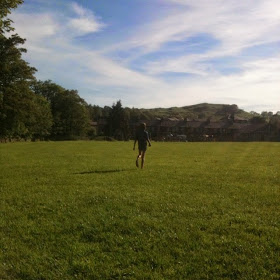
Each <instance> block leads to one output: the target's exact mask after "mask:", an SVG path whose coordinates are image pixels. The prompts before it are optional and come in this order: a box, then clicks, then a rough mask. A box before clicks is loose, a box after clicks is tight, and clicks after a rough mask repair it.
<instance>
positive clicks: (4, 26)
mask: <svg viewBox="0 0 280 280" xmlns="http://www.w3.org/2000/svg"><path fill="white" fill-rule="evenodd" d="M22 3H23V0H1V1H0V35H3V34H4V33H5V32H10V31H13V30H14V28H13V27H12V26H11V23H12V20H11V19H8V18H6V17H7V16H8V14H10V13H11V10H12V9H15V8H16V7H17V6H18V5H20V4H22Z"/></svg>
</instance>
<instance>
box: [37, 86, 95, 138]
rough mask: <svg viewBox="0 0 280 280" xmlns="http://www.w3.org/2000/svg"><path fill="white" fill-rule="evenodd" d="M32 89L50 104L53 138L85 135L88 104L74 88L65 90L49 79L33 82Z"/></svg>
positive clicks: (88, 121) (87, 126)
mask: <svg viewBox="0 0 280 280" xmlns="http://www.w3.org/2000/svg"><path fill="white" fill-rule="evenodd" d="M32 89H33V90H34V92H35V93H36V94H37V95H39V96H42V97H44V98H46V100H47V101H48V102H49V104H50V107H51V112H52V116H53V126H52V133H51V136H52V138H53V139H74V138H79V137H84V136H86V135H87V132H88V130H89V125H90V118H89V111H88V104H87V103H86V102H85V101H84V100H83V99H82V98H81V97H80V96H79V94H78V92H77V91H76V90H66V89H64V88H63V87H61V86H59V85H57V84H55V83H53V82H52V81H49V80H48V81H36V82H34V83H33V84H32Z"/></svg>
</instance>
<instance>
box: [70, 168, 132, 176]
mask: <svg viewBox="0 0 280 280" xmlns="http://www.w3.org/2000/svg"><path fill="white" fill-rule="evenodd" d="M131 170H135V169H134V168H126V169H108V170H89V171H82V172H77V173H74V174H79V175H84V174H106V173H118V172H123V171H131Z"/></svg>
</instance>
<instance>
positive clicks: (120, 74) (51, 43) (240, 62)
mask: <svg viewBox="0 0 280 280" xmlns="http://www.w3.org/2000/svg"><path fill="white" fill-rule="evenodd" d="M160 1H162V2H163V1H168V2H169V3H171V2H172V5H174V6H172V7H173V8H172V9H170V11H168V14H167V15H165V17H160V16H158V17H157V19H156V20H155V19H152V20H151V21H147V22H146V23H143V22H141V26H140V25H138V26H132V27H131V28H132V30H133V34H135V35H133V36H130V35H127V37H126V38H125V40H123V41H122V42H118V41H117V40H115V44H113V45H112V46H108V44H107V42H108V40H107V39H106V40H105V41H104V42H105V43H103V42H101V43H100V44H99V46H100V47H99V48H100V49H99V50H98V48H97V47H96V46H95V49H93V47H92V45H93V43H92V41H91V39H89V40H88V41H86V42H85V41H82V40H81V41H80V40H75V39H77V37H78V38H80V37H79V36H83V35H87V34H90V33H95V32H104V33H102V35H104V36H105V35H106V30H105V29H104V26H107V25H105V23H103V22H102V21H101V20H100V19H99V18H98V17H96V16H95V14H94V12H93V11H91V10H88V9H85V8H84V7H82V6H81V5H79V4H77V3H71V4H70V5H69V4H67V7H68V8H69V10H67V9H66V10H65V11H64V13H62V12H60V13H59V12H57V11H48V12H44V13H39V12H37V13H35V12H32V13H29V14H28V13H21V12H16V13H14V14H13V19H14V21H15V28H16V31H17V32H18V33H19V34H20V35H21V36H22V37H25V38H27V43H26V46H27V49H28V50H29V52H28V53H27V56H26V58H27V60H28V61H29V62H30V63H31V65H32V66H35V67H36V68H38V70H39V71H38V74H37V77H39V78H40V79H52V80H53V81H55V82H57V83H58V84H60V85H62V86H64V87H66V88H75V89H78V90H79V93H80V95H81V96H82V97H83V98H85V99H86V101H88V102H91V103H93V104H98V105H101V106H104V105H111V104H112V103H113V102H115V101H116V100H118V99H121V100H122V102H123V105H124V106H130V107H132V106H134V107H147V108H152V107H170V106H184V105H191V104H195V103H201V102H209V103H211V102H212V103H235V104H238V105H239V106H240V107H241V108H246V109H249V110H254V108H257V109H255V110H256V111H259V110H261V109H260V108H267V110H275V111H278V110H279V107H280V101H279V92H280V83H279V77H280V65H279V61H280V56H279V54H278V55H277V56H272V55H270V53H267V54H265V55H266V56H269V57H263V58H261V59H260V58H258V57H257V55H255V56H254V57H242V52H243V51H244V50H246V49H248V48H249V47H252V46H257V45H261V44H268V43H270V42H275V41H277V40H279V39H278V33H279V29H280V25H279V24H280V23H279V19H280V14H279V11H280V7H279V4H280V2H278V1H274V0H270V1H260V0H254V1H252V0H248V1H243V2H240V1H235V0H228V1H221V0H215V1H211V0H207V1H206V0H204V1H203V0H196V1H190V0H187V1H183V0H182V1H181V0H180V1H179V0H160ZM278 7H279V9H278ZM159 18H160V19H159ZM109 28H111V30H110V32H112V30H114V29H113V28H114V26H109V25H108V29H109ZM115 31H116V32H119V30H115ZM110 34H112V33H110ZM129 34H132V32H131V33H129ZM200 34H207V36H208V37H209V38H212V39H213V40H214V41H215V42H216V44H214V45H213V46H211V48H210V47H209V48H207V49H206V50H204V51H203V52H200V51H198V50H196V51H188V52H187V53H184V52H182V51H180V52H179V53H176V56H175V55H173V49H172V48H171V47H170V46H169V44H170V43H172V42H175V44H177V43H178V44H179V45H180V44H188V43H190V44H193V43H192V39H190V38H193V37H195V36H197V37H198V38H199V36H200ZM122 35H123V33H122ZM101 37H102V36H101ZM116 37H117V38H118V36H116ZM199 39H200V40H203V38H199ZM188 40H189V41H188ZM94 45H95V44H94ZM198 45H199V43H198ZM180 46H181V45H180ZM198 48H199V46H198ZM118 50H119V51H120V52H122V54H123V57H125V59H123V60H120V59H118V57H117V55H116V53H117V51H118ZM163 50H164V53H168V56H166V55H164V54H163V55H162V54H160V51H163ZM279 52H280V49H279ZM147 55H149V56H148V58H147V57H146V58H145V56H147ZM225 57H227V58H228V57H230V58H231V61H230V62H229V61H227V63H226V62H225V60H224V58H225ZM144 58H145V59H144ZM218 59H219V60H220V61H221V63H222V64H223V66H227V67H233V66H236V65H237V66H238V68H239V69H238V71H237V72H229V73H227V74H224V73H223V72H222V71H220V70H219V69H218V66H217V64H216V62H215V61H214V60H218ZM133 63H134V64H133ZM134 65H137V67H133V66H134ZM172 72H173V73H175V74H176V73H184V74H185V73H186V74H192V75H190V76H187V75H185V76H183V77H176V79H173V78H172V77H171V76H168V75H169V73H172ZM164 75H167V76H168V81H167V79H166V78H165V76H164ZM260 104H262V105H263V107H258V106H259V105H260ZM277 106H278V108H277ZM269 108H270V109H269Z"/></svg>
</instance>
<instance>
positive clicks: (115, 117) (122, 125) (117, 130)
mask: <svg viewBox="0 0 280 280" xmlns="http://www.w3.org/2000/svg"><path fill="white" fill-rule="evenodd" d="M129 118H130V116H129V111H128V110H126V109H124V108H123V107H122V104H121V101H120V100H119V101H117V103H116V104H113V106H112V108H111V110H110V113H109V116H108V118H107V123H108V127H107V134H108V136H113V137H114V138H116V139H118V140H127V139H128V138H129Z"/></svg>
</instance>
